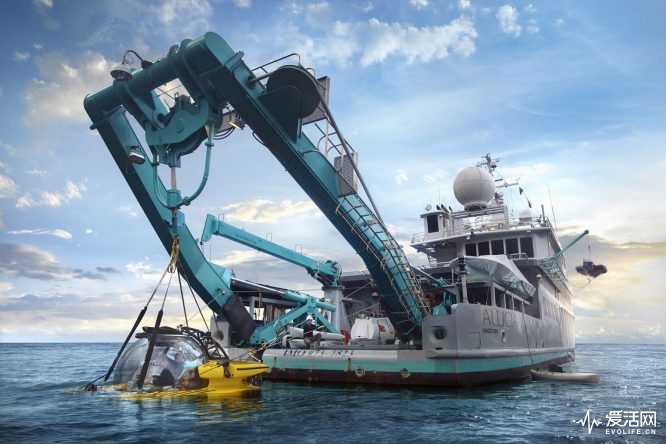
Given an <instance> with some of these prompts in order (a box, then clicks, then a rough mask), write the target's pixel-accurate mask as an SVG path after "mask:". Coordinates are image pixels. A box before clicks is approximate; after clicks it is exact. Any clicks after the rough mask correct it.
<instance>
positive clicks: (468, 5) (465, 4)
mask: <svg viewBox="0 0 666 444" xmlns="http://www.w3.org/2000/svg"><path fill="white" fill-rule="evenodd" d="M458 8H460V9H462V10H465V9H472V2H471V0H458Z"/></svg>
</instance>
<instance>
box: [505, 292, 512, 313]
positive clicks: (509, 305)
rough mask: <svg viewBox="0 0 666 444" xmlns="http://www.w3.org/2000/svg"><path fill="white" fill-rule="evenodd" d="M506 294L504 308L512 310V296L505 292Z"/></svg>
mask: <svg viewBox="0 0 666 444" xmlns="http://www.w3.org/2000/svg"><path fill="white" fill-rule="evenodd" d="M505 296H506V305H505V306H504V308H508V309H509V310H513V298H512V297H511V295H509V294H507V295H505Z"/></svg>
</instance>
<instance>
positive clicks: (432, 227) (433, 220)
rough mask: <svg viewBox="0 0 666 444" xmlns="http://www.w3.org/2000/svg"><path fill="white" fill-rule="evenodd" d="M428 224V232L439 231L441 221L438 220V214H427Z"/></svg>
mask: <svg viewBox="0 0 666 444" xmlns="http://www.w3.org/2000/svg"><path fill="white" fill-rule="evenodd" d="M426 225H427V230H428V233H436V232H438V231H439V223H438V222H437V215H436V214H429V215H428V216H426Z"/></svg>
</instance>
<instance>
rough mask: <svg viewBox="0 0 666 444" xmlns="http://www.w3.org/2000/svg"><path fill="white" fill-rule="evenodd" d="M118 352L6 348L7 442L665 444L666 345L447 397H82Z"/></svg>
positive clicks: (0, 364)
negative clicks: (575, 376) (574, 377)
mask: <svg viewBox="0 0 666 444" xmlns="http://www.w3.org/2000/svg"><path fill="white" fill-rule="evenodd" d="M119 347H120V344H91V343H77V344H62V343H60V344H6V343H4V344H0V351H1V352H2V354H1V356H2V359H0V442H3V443H23V442H26V443H27V442H30V443H41V442H44V443H76V442H86V443H89V442H90V443H100V442H109V443H111V442H126V443H135V442H136V443H170V442H179V443H198V442H201V443H211V442H232V441H235V442H242V443H247V442H250V443H252V442H257V443H263V442H268V443H271V442H279V443H298V444H301V443H335V444H344V443H412V442H418V443H439V442H442V443H446V442H451V443H462V442H468V443H577V442H584V443H602V442H612V443H616V442H618V443H620V442H631V443H666V428H665V427H664V425H663V424H664V416H665V415H666V380H665V377H666V346H664V345H597V344H580V345H578V346H577V353H576V356H577V360H576V362H575V363H572V364H568V365H567V366H566V369H567V370H569V371H593V372H598V373H600V374H601V382H600V383H599V384H581V383H562V382H548V381H526V382H521V383H513V384H502V385H491V386H484V387H480V388H472V389H462V390H452V389H449V390H444V389H427V388H422V389H400V388H388V387H383V388H376V387H367V386H331V385H328V386H316V385H309V384H290V383H272V382H269V381H266V382H264V385H263V389H262V391H261V393H260V394H258V395H255V396H252V397H246V398H235V399H234V398H232V399H222V400H220V399H218V400H215V401H209V400H206V399H187V398H186V399H173V398H172V399H164V398H162V399H153V400H146V399H143V400H135V399H121V398H118V397H117V396H114V395H112V394H111V393H109V392H108V391H104V390H102V391H97V392H83V391H81V390H79V388H80V387H82V386H83V385H85V384H86V383H88V382H91V381H93V380H96V379H97V378H99V377H100V376H102V375H104V374H105V373H106V371H107V369H108V368H109V366H110V365H111V363H112V362H113V359H114V358H115V356H116V354H117V352H118V350H119ZM651 418H652V420H656V422H652V420H651ZM595 420H596V421H595ZM641 420H642V422H643V425H641V424H640V423H641ZM609 423H610V424H609ZM595 424H596V425H595ZM618 433H620V434H618Z"/></svg>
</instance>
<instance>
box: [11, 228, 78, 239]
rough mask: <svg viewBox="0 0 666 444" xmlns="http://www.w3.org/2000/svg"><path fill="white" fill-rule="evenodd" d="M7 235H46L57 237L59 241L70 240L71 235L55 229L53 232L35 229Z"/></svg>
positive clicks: (14, 231) (13, 231) (16, 231)
mask: <svg viewBox="0 0 666 444" xmlns="http://www.w3.org/2000/svg"><path fill="white" fill-rule="evenodd" d="M7 234H36V235H47V236H54V237H59V238H60V239H71V238H72V234H71V233H70V232H69V231H65V230H61V229H58V228H57V229H55V230H46V229H37V230H12V231H8V232H7Z"/></svg>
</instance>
